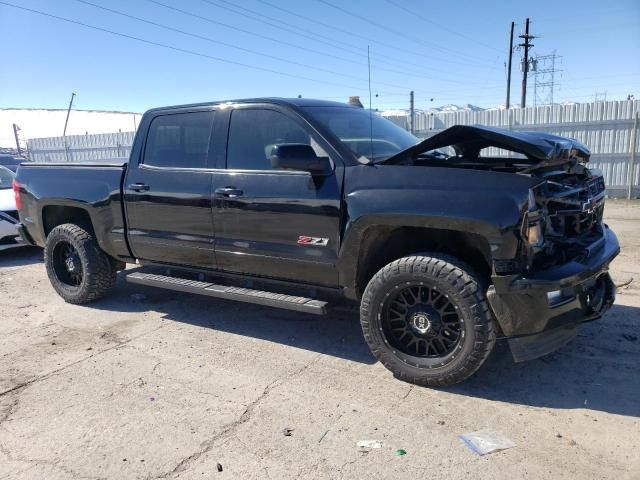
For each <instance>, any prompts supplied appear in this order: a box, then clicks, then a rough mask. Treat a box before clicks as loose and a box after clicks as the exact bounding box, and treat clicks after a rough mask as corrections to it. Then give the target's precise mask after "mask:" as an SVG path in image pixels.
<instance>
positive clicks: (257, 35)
mask: <svg viewBox="0 0 640 480" xmlns="http://www.w3.org/2000/svg"><path fill="white" fill-rule="evenodd" d="M146 1H147V2H149V3H152V4H155V5H158V6H161V7H164V8H167V9H169V10H173V11H176V12H179V13H182V14H184V15H187V16H190V17H193V18H197V19H199V20H202V21H205V22H208V23H212V24H214V25H221V26H223V27H226V28H229V29H232V30H236V31H239V32H242V33H246V34H248V35H252V36H255V37H258V38H262V39H266V40H270V41H272V42H275V43H279V44H282V45H286V46H288V47H292V48H296V49H299V50H302V51H304V52H305V53H309V52H311V53H315V54H317V55H322V56H326V57H330V58H334V59H337V60H340V61H343V62H346V63H352V64H357V65H361V66H363V67H366V65H367V64H366V63H364V62H358V61H356V60H351V59H348V58H344V57H340V56H337V55H333V54H330V53H326V52H322V51H320V50H315V49H313V48H308V47H306V46H302V45H300V44H294V43H290V42H286V41H283V40H280V39H277V38H274V37H270V36H268V35H263V34H260V33H256V32H252V31H250V30H246V29H243V28H239V27H236V26H233V25H230V24H227V23H223V22H220V21H218V20H215V19H213V18H210V17H207V16H203V15H199V14H196V13H193V12H189V11H187V10H183V9H181V8H177V7H173V6H171V5H167V4H165V3H163V2H160V1H158V0H146ZM203 1H205V0H203ZM207 3H209V2H207ZM276 27H277V25H276ZM316 41H318V40H316ZM347 53H349V52H347ZM376 68H377V69H378V70H384V71H387V72H391V73H395V74H400V75H403V76H412V77H417V78H427V79H430V80H441V81H445V82H449V83H458V84H461V85H466V84H467V82H463V81H460V80H454V79H449V78H443V77H434V76H427V75H420V74H415V73H410V72H399V71H397V70H392V69H388V68H384V67H376ZM378 83H380V82H378ZM398 88H403V89H405V90H407V88H406V87H398Z"/></svg>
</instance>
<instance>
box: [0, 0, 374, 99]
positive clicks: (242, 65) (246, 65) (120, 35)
mask: <svg viewBox="0 0 640 480" xmlns="http://www.w3.org/2000/svg"><path fill="white" fill-rule="evenodd" d="M0 5H5V6H7V7H12V8H16V9H19V10H23V11H26V12H30V13H35V14H38V15H41V16H43V17H49V18H54V19H56V20H60V21H63V22H66V23H71V24H74V25H80V26H83V27H86V28H90V29H92V30H97V31H99V32H104V33H108V34H111V35H116V36H118V37H122V38H127V39H129V40H135V41H137V42H140V43H145V44H147V45H153V46H156V47H161V48H166V49H169V50H173V51H176V52H180V53H186V54H188V55H192V56H197V57H201V58H207V59H210V60H214V61H216V62H222V63H228V64H230V65H236V66H239V67H245V68H250V69H252V70H258V71H262V72H268V73H273V74H275V75H280V76H283V77H289V78H296V79H298V80H307V81H310V82H315V83H322V84H325V85H331V86H334V87H341V88H347V89H350V90H359V89H361V88H362V87H354V86H353V85H345V84H342V83H335V82H328V81H325V80H318V79H315V78H311V77H305V76H302V75H296V74H292V73H285V72H281V71H278V70H272V69H270V68H266V67H258V66H256V65H249V64H247V63H242V62H236V61H235V60H228V59H225V58H221V57H216V56H213V55H209V54H206V53H201V52H196V51H194V50H189V49H186V48H180V47H175V46H173V45H167V44H164V43H160V42H155V41H153V40H147V39H144V38H140V37H136V36H133V35H129V34H126V33H121V32H116V31H114V30H109V29H107V28H102V27H98V26H96V25H90V24H88V23H84V22H80V21H77V20H72V19H70V18H66V17H61V16H58V15H54V14H52V13H47V12H43V11H40V10H35V9H33V8H27V7H22V6H20V5H14V4H13V3H9V2H4V1H0Z"/></svg>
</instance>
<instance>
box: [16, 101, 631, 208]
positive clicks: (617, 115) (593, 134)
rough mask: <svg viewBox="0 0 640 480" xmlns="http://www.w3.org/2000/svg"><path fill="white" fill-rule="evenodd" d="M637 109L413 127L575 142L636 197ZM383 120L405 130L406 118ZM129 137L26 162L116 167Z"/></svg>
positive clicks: (91, 141) (460, 115)
mask: <svg viewBox="0 0 640 480" xmlns="http://www.w3.org/2000/svg"><path fill="white" fill-rule="evenodd" d="M639 110H640V100H635V101H633V100H628V101H610V102H595V103H581V104H575V105H549V106H539V107H527V108H524V109H522V108H512V109H510V110H485V111H480V112H470V111H460V112H438V113H429V112H418V113H416V115H415V128H416V133H417V135H418V136H420V137H423V138H427V137H430V136H432V135H435V134H436V133H438V132H440V131H442V130H444V129H445V128H448V127H450V126H452V125H488V126H493V127H501V128H508V129H512V130H534V131H541V132H548V133H552V134H555V135H561V136H564V137H570V138H575V139H576V140H578V141H579V142H582V143H584V144H585V145H587V146H588V147H589V149H590V150H591V152H592V157H591V162H592V165H593V166H594V167H596V168H600V169H602V171H603V172H604V175H605V179H606V182H607V185H608V189H609V194H610V195H612V196H616V197H623V196H624V197H626V196H632V197H638V196H640V155H639V154H638V144H639V143H640V138H639V137H640V132H639V131H638V128H639V127H638V120H637V118H638V112H639ZM387 118H389V119H390V120H392V121H393V122H395V123H397V124H398V125H400V126H402V127H403V128H407V129H408V128H409V118H408V116H407V115H400V116H395V117H387ZM133 137H134V132H121V133H105V134H99V135H73V136H68V137H66V138H65V137H54V138H35V139H31V140H29V141H28V149H29V155H30V158H31V159H32V160H35V161H40V162H109V163H120V162H123V161H126V159H127V158H128V156H129V153H130V151H131V145H132V144H133Z"/></svg>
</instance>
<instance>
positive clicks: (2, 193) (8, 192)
mask: <svg viewBox="0 0 640 480" xmlns="http://www.w3.org/2000/svg"><path fill="white" fill-rule="evenodd" d="M13 210H16V199H15V196H14V194H13V189H11V188H3V189H0V212H11V211H13Z"/></svg>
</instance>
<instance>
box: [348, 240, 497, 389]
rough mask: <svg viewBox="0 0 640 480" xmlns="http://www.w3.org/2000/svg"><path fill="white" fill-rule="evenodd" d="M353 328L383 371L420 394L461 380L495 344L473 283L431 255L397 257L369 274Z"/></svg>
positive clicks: (452, 261) (451, 263) (463, 269)
mask: <svg viewBox="0 0 640 480" xmlns="http://www.w3.org/2000/svg"><path fill="white" fill-rule="evenodd" d="M360 322H361V325H362V330H363V333H364V337H365V339H366V341H367V343H368V344H369V347H370V348H371V351H372V352H373V354H374V355H375V356H376V357H377V358H378V360H380V362H382V364H383V365H384V366H385V367H387V368H388V369H389V370H391V371H392V372H393V373H394V375H395V376H396V377H397V378H399V379H401V380H405V381H408V382H411V383H415V384H418V385H424V386H428V387H440V386H445V385H452V384H454V383H458V382H462V381H463V380H466V379H467V378H469V377H470V376H471V375H472V374H473V373H474V372H475V371H476V370H478V368H480V366H481V365H482V364H483V363H484V361H485V360H486V359H487V357H488V356H489V354H490V353H491V350H492V349H493V345H494V344H495V339H496V328H495V321H494V319H493V317H492V315H491V313H490V311H489V306H488V304H487V300H486V297H485V292H484V289H483V288H482V286H481V283H480V282H479V281H478V277H477V276H476V275H475V274H474V273H473V270H472V269H471V268H470V267H469V266H467V265H465V264H464V263H462V262H460V261H459V260H457V259H456V258H453V257H450V256H447V255H442V254H437V253H434V254H427V255H424V256H423V255H420V256H410V257H404V258H401V259H399V260H396V261H394V262H391V263H390V264H388V265H387V266H385V267H384V268H382V270H380V271H379V272H378V273H376V275H374V277H373V278H372V279H371V281H370V282H369V285H367V288H366V289H365V292H364V295H363V298H362V303H361V306H360Z"/></svg>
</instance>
